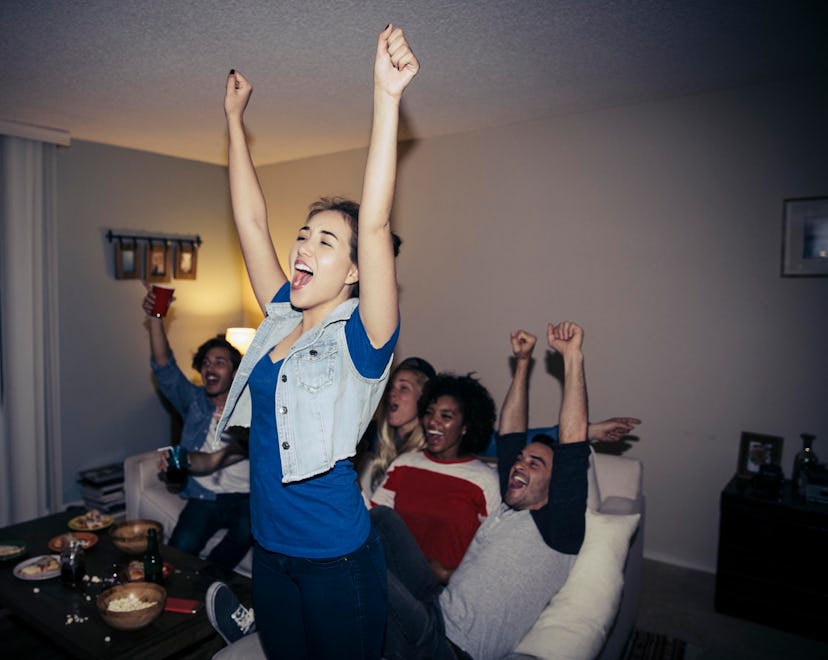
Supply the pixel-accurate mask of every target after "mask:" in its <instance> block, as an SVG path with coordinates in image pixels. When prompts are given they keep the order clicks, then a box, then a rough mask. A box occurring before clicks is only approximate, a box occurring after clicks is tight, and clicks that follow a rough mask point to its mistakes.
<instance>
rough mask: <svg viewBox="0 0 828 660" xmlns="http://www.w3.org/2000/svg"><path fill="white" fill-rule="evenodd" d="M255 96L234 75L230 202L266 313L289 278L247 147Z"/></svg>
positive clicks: (227, 100)
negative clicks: (250, 103)
mask: <svg viewBox="0 0 828 660" xmlns="http://www.w3.org/2000/svg"><path fill="white" fill-rule="evenodd" d="M252 93H253V86H252V85H251V84H250V81H248V80H247V78H245V77H244V76H243V75H242V74H241V73H239V72H238V71H231V72H230V75H228V76H227V84H226V90H225V96H224V114H225V116H226V118H227V133H228V138H229V143H228V144H229V146H228V154H227V157H228V173H229V177H230V199H231V202H232V206H233V219H234V220H235V222H236V230H237V231H238V234H239V242H240V244H241V249H242V255H243V256H244V263H245V265H246V266H247V274H248V277H249V278H250V284H251V286H252V287H253V293H254V294H255V296H256V300H257V301H258V302H259V306H260V307H261V308H262V309H264V306H265V305H266V304H267V303H269V302H270V301H271V300H272V299H273V296H274V295H275V294H276V292H277V291H278V290H279V288H280V287H281V286H282V285H283V284H284V283H285V282H286V281H287V276H286V275H285V272H284V270H283V269H282V266H281V265H280V264H279V258H278V257H277V255H276V249H275V248H274V246H273V240H272V239H271V237H270V228H269V227H268V219H267V206H266V204H265V198H264V193H263V192H262V187H261V185H260V183H259V178H258V176H257V175H256V168H255V167H254V166H253V160H252V158H251V156H250V149H249V148H248V145H247V136H246V134H245V128H244V111H245V109H246V108H247V103H248V101H249V100H250V95H251V94H252Z"/></svg>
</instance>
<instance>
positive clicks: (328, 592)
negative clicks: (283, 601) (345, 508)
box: [260, 529, 387, 660]
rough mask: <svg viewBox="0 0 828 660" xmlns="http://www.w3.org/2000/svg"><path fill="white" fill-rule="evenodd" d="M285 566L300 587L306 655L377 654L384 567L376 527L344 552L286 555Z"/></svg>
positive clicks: (369, 659) (368, 658)
mask: <svg viewBox="0 0 828 660" xmlns="http://www.w3.org/2000/svg"><path fill="white" fill-rule="evenodd" d="M290 566H291V573H292V574H293V576H294V577H295V579H296V581H297V582H298V583H299V584H300V588H301V591H302V609H303V613H304V619H305V631H306V638H307V644H308V656H309V657H311V658H349V659H350V658H354V659H355V660H358V659H360V658H362V659H365V660H378V659H379V658H380V657H382V640H383V635H384V630H385V623H386V604H387V596H386V593H387V591H386V570H385V559H384V556H383V551H382V546H381V543H380V540H379V537H378V535H377V533H376V531H375V530H373V529H372V530H371V532H370V534H369V536H368V539H367V540H366V542H365V543H364V544H363V545H362V546H361V547H360V548H358V549H357V550H355V551H354V552H352V553H350V554H347V555H345V556H343V557H336V558H332V559H324V560H311V559H291V560H290ZM260 621H261V620H260Z"/></svg>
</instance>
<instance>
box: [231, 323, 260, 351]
mask: <svg viewBox="0 0 828 660" xmlns="http://www.w3.org/2000/svg"><path fill="white" fill-rule="evenodd" d="M255 334H256V328H227V332H225V333H224V337H225V338H226V339H227V341H228V342H230V344H232V345H233V346H235V347H236V348H237V349H239V353H241V354H242V355H244V354H245V353H246V352H247V347H248V346H250V342H251V341H253V335H255Z"/></svg>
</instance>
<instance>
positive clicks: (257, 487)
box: [248, 283, 399, 559]
mask: <svg viewBox="0 0 828 660" xmlns="http://www.w3.org/2000/svg"><path fill="white" fill-rule="evenodd" d="M289 300H290V284H289V283H285V285H284V286H282V288H281V289H279V291H278V292H277V293H276V295H275V296H274V297H273V302H287V301H289ZM398 336H399V322H398V323H397V328H396V330H395V331H394V334H393V336H392V337H391V339H389V340H388V342H387V343H386V344H385V346H383V347H382V348H379V349H376V348H374V347H373V346H371V342H370V340H369V339H368V335H367V334H366V332H365V328H364V326H363V325H362V319H361V318H360V316H359V307H356V308H355V310H354V312H353V314H352V315H351V318H349V319H348V320H347V321H346V323H345V337H346V342H347V345H348V352H349V353H350V356H351V359H352V361H353V363H354V365H355V366H356V368H357V369H358V370H359V373H360V374H362V375H363V376H365V377H367V378H378V377H379V376H381V375H382V372H383V370H384V369H385V365H386V364H387V363H388V360H389V359H390V357H391V353H392V352H393V350H394V346H395V345H396V343H397V337H398ZM281 366H282V360H280V361H279V362H276V363H274V362H272V361H271V360H270V355H269V354H268V353H265V355H263V356H262V358H261V360H259V362H258V363H257V364H256V366H255V367H254V368H253V371H252V372H251V374H250V378H249V379H248V384H249V387H250V395H251V399H252V402H253V415H252V419H251V423H250V509H251V523H252V528H253V536H254V537H255V539H256V541H257V542H258V543H259V544H260V545H262V546H263V547H264V548H266V549H267V550H270V551H271V552H279V553H281V554H284V555H289V556H291V557H307V558H310V559H323V558H328V557H340V556H342V555H345V554H348V553H349V552H353V551H354V550H356V549H357V548H359V547H360V546H361V545H362V544H363V543H364V542H365V539H366V538H367V537H368V531H369V530H370V527H371V522H370V519H369V517H368V511H367V509H366V508H365V503H364V500H363V499H362V494H361V492H360V490H359V484H358V482H357V475H356V472H355V470H354V466H353V463H352V462H351V461H350V460H349V459H345V460H341V461H337V462H336V464H335V465H334V467H333V468H332V469H331V470H329V471H328V472H325V473H323V474H320V475H317V476H315V477H311V478H309V479H305V480H304V481H297V482H292V483H288V484H285V483H282V460H281V456H280V454H279V437H278V431H277V429H276V413H275V405H274V398H275V395H276V387H277V385H278V382H277V378H278V374H279V369H280V368H281ZM282 387H285V385H282Z"/></svg>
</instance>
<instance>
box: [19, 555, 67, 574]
mask: <svg viewBox="0 0 828 660" xmlns="http://www.w3.org/2000/svg"><path fill="white" fill-rule="evenodd" d="M46 557H51V558H52V559H54V560H55V562H56V563H57V567H56V568H54V569H52V570H48V571H44V572H42V573H34V574H32V575H26V574H25V573H23V569H24V568H26V567H27V566H30V565H32V564H36V563H37V562H38V561H41V560H43V559H45V558H46ZM13 573H14V576H15V577H17V578H20V579H21V580H49V579H51V578H53V577H57V576H58V575H60V555H40V556H38V557H32V558H31V559H27V560H26V561H21V562H20V563H19V564H18V565H17V566H15V567H14V571H13Z"/></svg>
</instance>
